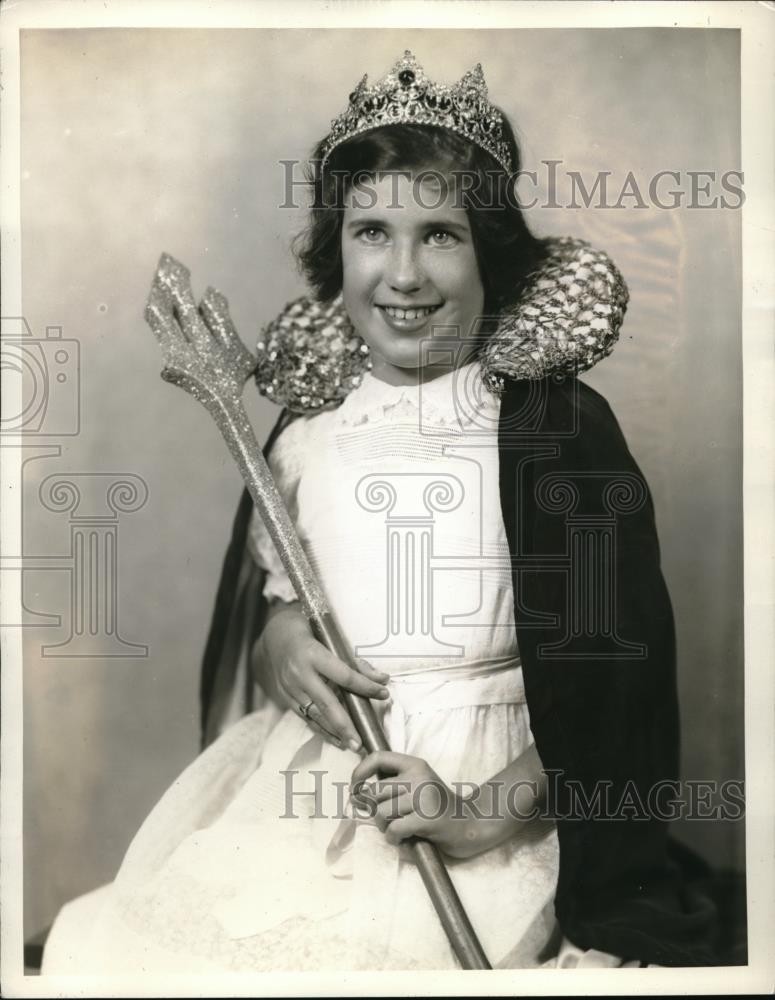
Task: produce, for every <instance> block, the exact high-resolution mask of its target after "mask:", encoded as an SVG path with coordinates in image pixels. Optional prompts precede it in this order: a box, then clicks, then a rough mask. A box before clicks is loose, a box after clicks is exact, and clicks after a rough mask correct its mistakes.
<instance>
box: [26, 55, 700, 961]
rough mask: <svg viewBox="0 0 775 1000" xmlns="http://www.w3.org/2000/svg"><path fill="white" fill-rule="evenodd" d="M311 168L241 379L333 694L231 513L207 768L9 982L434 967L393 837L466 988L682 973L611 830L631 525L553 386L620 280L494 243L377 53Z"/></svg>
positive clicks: (696, 951) (485, 153)
mask: <svg viewBox="0 0 775 1000" xmlns="http://www.w3.org/2000/svg"><path fill="white" fill-rule="evenodd" d="M313 162H314V167H313V178H312V180H313V187H314V194H315V205H314V208H313V217H312V223H311V225H310V228H309V230H308V232H307V236H306V242H305V243H304V244H303V246H302V247H301V250H300V258H301V261H302V263H303V265H304V267H305V269H306V273H307V275H308V277H309V279H310V282H311V284H312V286H313V288H314V290H315V293H316V294H315V297H314V299H310V300H307V299H304V300H300V301H299V302H297V303H294V304H293V305H292V306H290V307H289V308H288V309H287V310H286V311H285V312H284V313H283V314H282V315H281V316H280V317H279V318H278V320H276V321H275V322H274V323H273V324H271V325H270V326H269V327H268V328H267V330H266V331H265V333H264V336H263V339H262V343H261V344H260V345H259V364H258V368H257V379H258V384H259V388H260V389H261V390H262V391H263V392H264V393H265V394H267V395H268V396H269V397H270V398H273V399H275V400H276V401H278V402H281V403H283V404H284V410H283V413H282V414H281V417H280V419H279V421H278V424H277V426H276V427H275V430H274V431H273V433H272V435H271V437H270V441H269V443H268V445H267V454H268V457H269V461H270V465H271V467H272V470H273V472H274V475H275V478H276V481H277V483H278V487H279V488H280V491H281V493H282V494H283V497H284V499H285V501H286V504H287V506H288V508H289V510H290V512H291V514H292V516H293V518H294V521H295V523H296V525H297V528H298V531H299V533H300V536H301V539H302V542H303V544H304V546H305V549H306V550H307V553H308V555H309V557H310V560H311V562H312V565H313V568H314V569H315V570H316V572H317V573H318V575H319V578H320V580H321V582H322V584H323V588H324V590H325V592H326V594H327V597H328V599H329V602H330V604H331V606H332V607H333V608H334V609H335V610H336V614H337V617H338V619H339V621H340V623H341V626H342V629H343V631H344V633H345V635H346V636H347V637H348V640H349V641H350V643H351V644H352V646H353V647H354V649H355V651H356V654H357V655H358V656H359V657H360V660H359V663H360V672H356V671H353V670H351V669H350V668H348V667H347V666H345V665H344V664H343V663H342V662H340V661H339V660H338V659H337V658H336V657H334V656H333V655H332V654H330V653H329V652H328V651H327V650H326V649H325V648H324V647H323V646H321V645H320V644H319V643H317V641H316V640H315V638H314V636H313V635H312V633H311V630H310V627H309V623H308V622H307V620H306V618H305V617H304V616H303V615H302V614H301V612H300V610H299V605H298V602H297V601H296V595H295V593H294V591H293V588H292V586H291V584H290V582H289V580H288V578H287V576H286V575H285V572H284V570H283V567H282V564H281V563H280V561H279V559H278V556H277V553H276V552H275V551H274V548H273V546H272V544H271V542H270V541H269V539H268V536H267V535H266V533H265V531H264V529H263V526H262V524H261V522H260V520H258V519H257V517H256V516H255V515H253V516H251V504H250V500H249V497H248V495H247V494H245V496H243V500H242V503H241V505H240V509H239V511H238V515H237V520H236V521H235V528H234V533H233V537H232V544H231V547H230V551H229V553H228V555H227V559H226V563H225V566H224V574H223V579H222V583H221V588H220V591H219V595H218V601H217V604H216V612H215V616H214V620H213V624H212V627H211V631H210V636H209V640H208V646H207V650H206V654H205V662H204V670H203V683H202V696H203V723H204V733H205V742H206V743H207V744H208V747H207V749H206V750H205V752H204V753H203V754H202V755H201V756H200V758H199V759H198V760H197V761H195V762H194V764H192V765H191V767H189V768H188V770H187V771H186V772H184V774H183V775H182V776H181V777H180V779H179V780H178V781H177V782H176V783H175V784H174V785H173V787H172V788H171V789H170V790H169V791H168V792H167V793H166V794H165V796H164V797H163V798H162V800H161V801H160V803H159V804H158V805H157V807H156V808H155V809H154V811H153V812H152V813H151V815H150V816H149V818H148V819H147V820H146V822H145V824H144V825H143V827H142V829H141V830H140V832H139V833H138V834H137V836H136V838H135V840H134V841H133V843H132V845H131V846H130V849H129V851H128V853H127V855H126V858H125V860H124V862H123V864H122V866H121V869H120V871H119V873H118V876H117V878H116V880H115V882H114V883H113V884H112V885H111V886H110V887H107V888H106V889H104V890H100V891H99V892H98V893H97V894H92V896H91V897H90V898H89V897H87V899H86V900H80V901H76V902H75V903H73V904H70V905H69V906H68V907H66V908H65V910H64V911H63V913H62V914H61V915H60V917H59V919H58V922H57V924H56V925H55V928H54V931H53V932H52V936H51V939H50V942H49V945H48V947H47V950H46V957H45V961H44V972H60V971H67V970H68V969H69V970H71V971H78V972H85V971H94V972H114V971H115V972H126V971H132V970H134V971H141V970H142V971H185V972H192V971H203V972H206V971H218V970H235V971H259V970H302V969H316V970H317V969H357V968H362V969H386V968H397V969H409V968H417V969H445V968H455V967H456V962H455V958H454V955H453V953H452V951H451V949H450V946H449V944H448V942H447V940H446V938H445V936H444V934H443V932H442V929H441V925H440V923H439V921H438V919H437V917H436V915H435V913H434V911H433V909H432V907H431V904H430V902H429V899H428V897H427V895H426V893H425V890H424V887H423V885H422V883H421V880H420V877H419V875H418V872H417V870H416V868H415V867H414V865H413V863H412V861H411V859H410V857H409V856H408V855H407V854H406V853H405V850H404V848H403V847H402V844H403V843H404V841H406V840H407V839H408V838H410V837H413V836H416V835H419V836H422V837H425V838H427V839H429V840H431V841H432V842H434V843H435V844H436V845H437V846H438V847H439V848H440V849H441V850H442V851H443V852H444V854H445V855H446V858H447V860H448V863H449V869H450V874H451V876H452V879H453V881H454V883H455V886H456V888H457V890H458V892H459V894H460V896H461V898H462V901H463V903H464V905H465V907H466V909H467V911H468V914H469V916H470V918H471V921H472V923H473V925H474V927H475V929H476V931H477V933H478V935H479V937H480V940H481V942H482V944H483V946H484V949H485V951H486V953H487V954H488V957H489V959H490V961H491V963H492V964H493V966H498V967H502V968H516V967H531V966H533V967H535V966H539V965H548V966H555V965H560V966H568V965H577V964H578V965H603V966H618V965H639V964H641V963H643V964H668V965H670V964H704V963H706V962H710V961H711V958H710V953H709V952H708V950H707V947H706V940H705V939H706V933H707V926H708V919H709V916H710V914H709V913H708V911H707V910H706V909H705V908H704V907H703V905H702V902H701V901H697V900H695V899H694V898H693V897H691V896H690V895H689V894H688V892H687V890H686V887H685V886H684V885H683V884H682V882H681V880H680V878H679V874H678V870H677V868H675V867H674V865H673V863H672V862H671V861H670V858H669V844H668V839H667V829H666V824H665V822H664V820H663V818H662V817H661V816H660V815H654V814H653V810H652V813H648V814H646V815H640V814H639V813H638V807H641V808H642V807H643V803H644V802H646V801H647V799H648V793H649V790H650V789H651V788H652V787H653V786H654V784H655V783H657V782H663V783H664V782H665V781H666V780H667V779H672V778H674V777H675V771H676V755H677V710H676V695H675V677H674V645H673V644H674V637H673V631H672V617H671V609H670V602H669V598H668V596H667V592H666V589H665V586H664V581H663V579H662V576H661V572H660V569H659V553H658V546H657V540H656V532H655V527H654V521H653V510H652V506H651V501H650V497H649V494H648V489H647V487H646V485H645V483H644V482H643V479H642V477H641V476H640V473H639V470H638V469H637V466H636V465H635V463H634V461H633V460H632V457H631V456H630V454H629V452H628V450H627V447H626V445H625V443H624V440H623V438H622V436H621V432H620V431H619V428H618V425H617V424H616V421H615V419H614V417H613V415H612V414H611V411H610V409H609V408H608V406H607V404H606V403H605V401H604V400H603V399H602V397H600V396H599V395H598V394H597V393H595V392H594V391H593V390H591V389H590V388H589V387H588V386H586V385H585V384H583V383H581V382H579V381H577V379H576V378H575V377H573V376H574V375H575V373H577V372H578V371H581V370H584V369H585V368H588V367H590V366H591V365H592V364H594V363H595V362H596V361H597V360H599V359H600V358H601V357H603V356H604V355H605V354H606V353H608V352H609V351H610V350H611V349H612V345H613V341H614V340H615V338H616V335H617V333H618V328H619V324H620V322H621V318H622V314H623V310H624V306H625V304H626V290H625V289H624V287H623V284H622V282H621V279H620V278H619V276H618V274H617V272H616V270H615V268H613V266H612V265H611V264H610V261H608V259H607V258H606V257H605V255H602V254H599V253H596V252H594V251H591V250H590V249H589V248H588V247H586V246H584V245H582V244H579V243H578V242H573V241H539V240H537V239H535V238H534V237H533V236H532V235H531V234H530V232H529V230H528V228H527V226H526V224H525V222H524V219H523V216H522V213H521V211H520V209H519V206H518V204H517V203H516V200H515V197H514V194H513V186H511V185H510V184H509V183H508V182H509V180H510V179H513V175H514V174H515V173H516V172H517V171H518V170H519V152H518V149H517V145H516V142H515V140H514V136H513V133H512V131H511V128H510V127H509V124H508V122H507V121H506V119H505V118H504V117H503V115H502V114H501V113H500V112H499V111H498V109H497V108H495V107H494V106H492V105H491V104H490V103H489V101H488V100H487V92H486V88H485V86H484V81H483V79H482V76H481V71H480V70H479V69H478V68H477V70H475V71H472V72H471V73H469V74H466V76H465V77H464V78H463V79H462V80H461V81H460V83H459V84H457V85H456V86H455V87H452V88H447V87H443V86H439V85H436V84H434V83H432V82H431V81H429V80H428V79H427V77H426V76H425V74H424V73H423V71H422V68H421V67H420V66H419V64H418V63H417V62H416V60H414V58H413V57H412V56H411V54H409V53H407V54H406V55H405V56H404V58H403V59H401V60H399V62H398V63H397V64H396V66H394V67H393V69H392V70H391V72H390V73H389V74H388V75H387V76H386V77H385V78H384V79H383V80H382V81H380V83H379V84H377V85H376V86H375V87H372V88H369V87H367V86H366V82H365V80H364V81H363V82H362V83H361V84H360V85H359V87H358V88H356V90H355V91H353V93H352V94H351V95H350V100H349V104H348V107H347V109H346V111H345V112H344V113H343V114H342V115H340V117H339V118H338V119H336V120H335V121H334V123H333V127H332V131H331V133H330V134H329V135H328V136H327V137H326V138H325V139H324V140H323V141H322V142H321V143H320V144H319V146H318V148H317V149H316V153H315V157H314V161H313ZM601 515H602V517H601ZM580 540H581V541H580ZM582 584H583V586H582ZM247 665H249V667H250V673H248V671H247V670H246V666H247ZM254 681H255V682H257V685H258V686H257V687H256V686H255V684H254ZM342 688H347V689H349V690H351V691H354V692H356V693H358V694H362V695H365V696H367V697H369V698H371V699H373V704H374V705H375V707H376V708H377V710H378V712H379V714H380V716H381V718H382V722H383V725H384V726H385V728H386V731H387V733H388V737H389V740H390V745H391V747H392V748H393V749H392V750H391V752H389V753H388V752H384V753H376V754H369V755H363V754H362V752H361V746H360V741H359V739H358V735H357V733H356V731H355V729H354V727H353V725H352V723H351V722H350V720H349V719H348V717H347V714H346V712H345V711H344V708H343V706H342V704H341V703H340V701H339V699H338V697H337V694H336V690H337V689H342ZM246 709H252V711H249V713H248V714H247V715H244V717H243V718H241V719H239V716H240V715H242V714H243V713H244V712H245V711H246ZM237 719H239V721H236V720H237ZM601 789H605V792H606V798H605V802H604V803H603V804H602V805H601V804H600V790H601ZM627 796H629V798H628V797H627ZM623 803H625V805H623ZM87 907H88V908H89V909H91V911H92V916H93V919H91V921H90V931H89V933H88V934H85V933H84V926H85V924H86V923H87V921H89V919H90V914H89V913H88V912H87ZM76 940H78V941H79V944H78V946H77V947H76V946H75V943H74V942H75V941H76Z"/></svg>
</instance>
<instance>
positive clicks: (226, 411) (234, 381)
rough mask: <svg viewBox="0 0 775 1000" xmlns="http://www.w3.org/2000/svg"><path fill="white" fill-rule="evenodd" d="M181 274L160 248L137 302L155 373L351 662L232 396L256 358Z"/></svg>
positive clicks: (480, 954)
mask: <svg viewBox="0 0 775 1000" xmlns="http://www.w3.org/2000/svg"><path fill="white" fill-rule="evenodd" d="M190 278H191V275H190V272H189V271H188V269H187V268H186V267H184V265H183V264H181V263H180V262H179V261H177V260H175V258H174V257H171V256H170V255H169V254H166V253H165V254H162V255H161V257H160V259H159V265H158V267H157V270H156V274H155V275H154V279H153V284H152V286H151V292H150V295H149V297H148V303H147V305H146V308H145V319H146V322H147V323H148V325H149V326H150V327H151V330H152V331H153V333H154V335H155V336H156V339H157V340H158V341H159V344H160V346H161V350H162V356H163V359H164V367H163V369H162V372H161V377H162V378H163V379H164V381H165V382H171V383H172V384H173V385H177V386H179V387H180V388H181V389H185V391H186V392H188V393H189V394H190V395H192V396H193V397H194V399H196V400H198V401H199V402H200V403H201V404H202V405H203V406H204V407H205V409H206V410H207V411H208V413H209V414H210V416H211V417H212V418H213V419H214V420H215V422H216V424H217V425H218V428H219V430H220V432H221V434H222V435H223V437H224V439H225V441H226V444H227V445H228V446H229V450H230V451H231V453H232V456H233V457H234V460H235V461H236V463H237V465H238V466H239V470H240V472H241V473H242V477H243V479H244V480H245V484H246V486H247V488H248V490H249V491H250V495H251V497H252V498H253V503H254V504H255V505H256V508H257V510H258V512H259V514H260V516H261V518H262V520H263V522H264V524H265V526H266V529H267V531H268V533H269V535H270V537H271V539H272V541H273V542H274V545H275V548H276V549H277V553H278V555H279V556H280V559H281V561H282V563H283V566H284V567H285V570H286V572H287V573H288V577H289V578H290V581H291V583H292V584H293V588H294V590H295V591H296V595H297V597H298V598H299V601H300V603H301V607H302V610H303V613H304V615H305V616H306V617H307V619H308V620H309V622H310V626H311V627H312V630H313V632H314V634H315V637H316V638H317V639H318V640H319V641H320V642H321V643H323V645H324V646H326V647H327V649H329V650H330V652H332V653H333V654H334V656H336V657H338V658H339V659H340V660H342V661H343V662H344V663H346V664H347V665H348V666H350V667H351V668H352V669H353V670H357V669H358V666H357V662H356V658H355V655H354V653H353V651H352V649H351V648H350V645H349V643H348V642H347V640H346V639H345V637H344V636H343V635H342V632H341V629H340V628H339V625H338V623H337V621H336V619H335V618H334V616H333V614H332V613H331V609H330V608H329V606H328V603H327V601H326V596H325V594H324V593H323V589H322V587H321V585H320V582H319V581H318V579H317V577H316V575H315V573H314V571H313V569H312V567H311V565H310V563H309V560H308V559H307V555H306V553H305V552H304V549H303V548H302V545H301V542H300V541H299V537H298V535H297V534H296V529H295V527H294V525H293V522H292V520H291V518H290V515H289V514H288V511H287V510H286V508H285V504H284V502H283V499H282V497H281V496H280V494H279V492H278V490H277V487H276V486H275V483H274V479H273V478H272V473H271V471H270V469H269V466H268V465H267V464H266V461H265V459H264V456H263V454H262V452H261V448H260V447H259V445H258V441H257V440H256V436H255V434H254V432H253V428H252V426H251V424H250V420H249V419H248V415H247V412H246V410H245V407H244V404H243V402H242V393H243V390H244V388H245V382H246V381H247V380H248V379H249V378H250V377H251V375H252V374H253V373H254V371H255V368H256V364H257V359H256V358H255V357H254V356H253V355H252V354H251V353H250V351H249V350H248V349H247V348H246V347H245V345H244V344H243V343H242V340H241V339H240V337H239V334H238V333H237V331H236V329H235V327H234V324H233V323H232V321H231V317H230V316H229V304H228V302H227V301H226V298H225V297H224V296H223V295H221V293H220V292H218V291H216V290H215V289H214V288H208V289H207V290H206V291H205V294H204V297H203V299H202V301H201V303H200V304H199V306H197V304H196V302H195V300H194V296H193V294H192V292H191V283H190ZM341 694H342V696H343V700H344V703H345V707H346V708H347V711H348V713H349V715H350V718H351V719H352V721H353V724H354V726H355V728H356V729H357V731H358V735H359V736H360V738H361V741H362V743H363V746H364V747H365V749H366V750H367V751H368V752H369V753H373V752H374V751H377V750H389V749H390V746H389V744H388V741H387V738H386V736H385V733H384V730H383V729H382V726H381V724H380V722H379V719H378V718H377V715H376V713H375V711H374V708H373V707H372V705H371V702H370V701H369V700H368V698H364V697H362V696H361V695H357V694H353V693H352V692H351V691H342V692H341ZM406 843H407V844H408V846H409V848H410V851H411V854H412V857H413V860H414V862H415V864H416V865H417V869H418V871H419V873H420V876H421V877H422V880H423V882H424V884H425V888H426V889H427V891H428V895H429V896H430V898H431V901H432V903H433V906H434V908H435V910H436V913H437V914H438V916H439V919H440V921H441V924H442V926H443V928H444V931H445V933H446V935H447V938H448V940H449V943H450V945H451V946H452V949H453V951H454V952H455V955H456V956H457V959H458V961H459V962H460V965H461V966H462V967H463V968H464V969H489V968H491V966H490V964H489V962H488V961H487V956H486V955H485V953H484V950H483V949H482V946H481V944H480V943H479V939H478V938H477V936H476V932H475V931H474V929H473V927H472V926H471V922H470V920H469V919H468V915H467V914H466V912H465V910H464V909H463V904H462V903H461V901H460V897H459V896H458V894H457V890H456V889H455V887H454V885H453V884H452V880H451V879H450V877H449V873H448V872H447V869H446V867H445V866H444V862H443V861H442V858H441V855H440V853H439V851H438V849H437V848H436V846H435V845H434V844H432V843H431V842H430V841H428V840H423V839H422V838H420V837H413V838H411V839H410V840H408V841H406Z"/></svg>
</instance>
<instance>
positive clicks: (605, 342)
mask: <svg viewBox="0 0 775 1000" xmlns="http://www.w3.org/2000/svg"><path fill="white" fill-rule="evenodd" d="M548 247H549V252H548V254H547V256H546V258H545V259H544V262H543V264H542V265H541V267H540V268H539V269H538V270H536V271H535V272H534V273H533V274H532V275H531V276H530V277H529V279H528V281H527V283H526V285H525V288H524V290H523V293H522V295H521V296H520V299H519V301H518V303H517V304H516V305H515V306H514V307H513V309H512V310H510V311H509V312H507V313H504V314H503V315H502V316H501V319H500V321H499V323H498V327H497V329H496V330H495V331H494V333H493V334H492V335H491V336H490V337H489V338H488V340H487V342H486V343H485V344H484V346H483V347H482V349H481V351H480V354H479V357H480V360H481V365H482V376H483V378H484V380H485V384H486V385H487V386H488V388H489V389H490V390H491V391H492V392H494V393H500V392H502V390H503V388H504V384H505V381H504V380H506V379H517V380H520V379H537V378H544V377H545V376H547V375H551V374H553V373H555V372H562V373H567V374H579V373H580V372H583V371H587V370H588V369H590V368H592V366H593V365H595V364H597V363H598V361H601V360H602V359H603V358H605V357H607V356H608V355H609V354H610V353H611V351H612V350H613V348H614V345H615V343H616V341H617V339H618V337H619V330H620V328H621V325H622V321H623V319H624V313H625V310H626V308H627V301H628V297H629V296H628V291H627V286H626V284H625V282H624V279H623V278H622V276H621V274H620V273H619V271H618V269H617V268H616V265H615V264H614V263H613V261H612V260H611V258H610V257H609V256H608V255H607V254H606V253H605V252H604V251H602V250H596V249H594V248H593V247H591V246H590V245H589V243H587V242H585V241H584V240H578V239H572V238H570V237H564V238H561V239H555V240H551V241H549V244H548ZM370 368H371V358H370V356H369V348H368V346H367V344H365V343H364V341H363V340H362V339H361V337H360V336H359V335H358V334H357V333H356V332H355V330H354V329H353V326H352V324H351V323H350V320H349V318H348V316H347V313H346V311H345V309H344V306H343V304H342V299H341V296H338V297H337V298H336V299H335V300H334V301H333V302H331V303H328V304H322V303H320V302H318V301H316V300H315V299H313V298H311V297H308V296H305V297H303V298H300V299H296V300H295V301H294V302H291V303H289V305H287V306H286V307H285V309H283V311H282V312H281V313H280V314H279V316H277V317H276V318H275V319H274V320H273V321H272V322H271V323H269V324H268V325H267V326H266V327H264V329H263V330H262V331H261V335H260V338H259V342H258V364H257V367H256V382H257V385H258V389H259V392H261V394H262V395H264V396H266V397H267V398H268V399H272V400H274V401H275V402H276V403H278V404H280V405H282V406H287V407H288V409H290V410H291V411H293V412H294V413H312V412H315V411H317V410H324V409H332V408H334V407H336V406H338V405H339V404H340V403H341V402H342V401H343V400H344V399H345V398H346V397H347V395H348V393H349V392H350V391H351V390H352V389H353V388H355V387H356V386H358V385H359V384H360V382H361V379H362V378H363V375H364V373H365V372H366V371H368V370H369V369H370Z"/></svg>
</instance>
